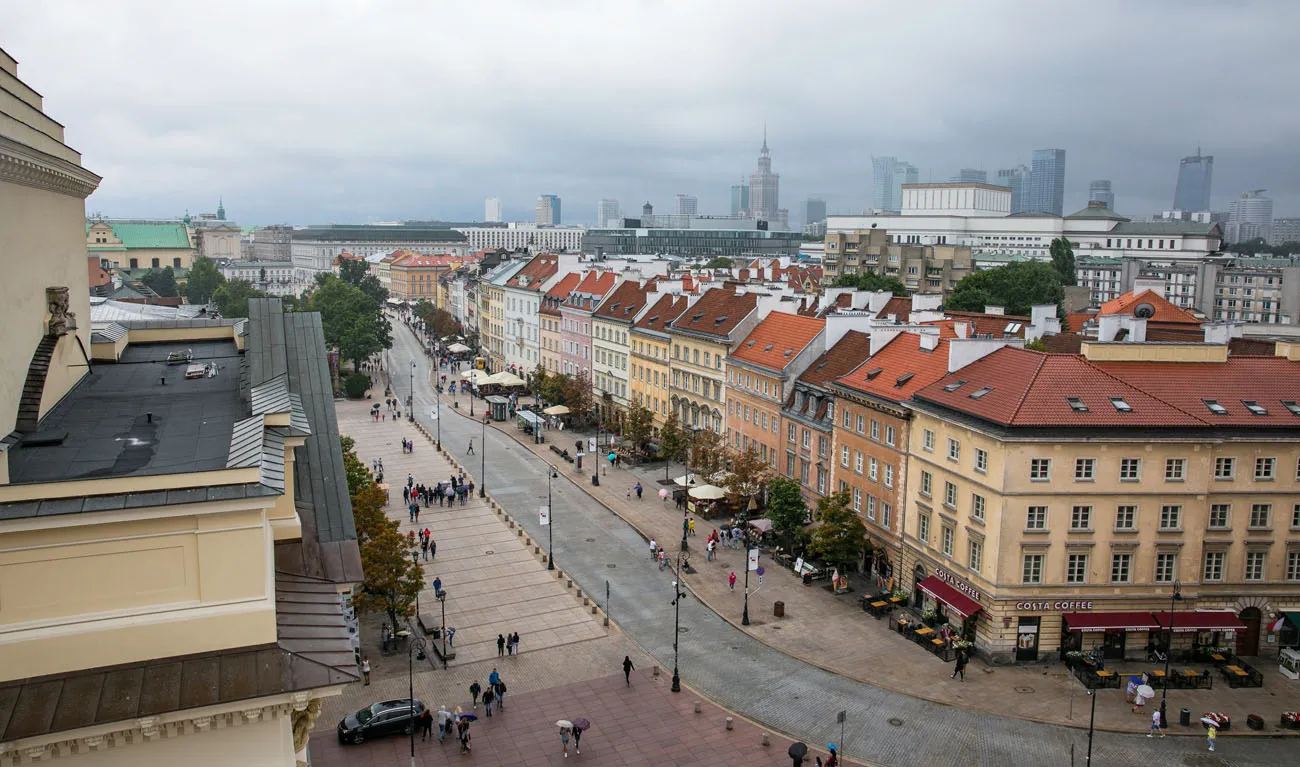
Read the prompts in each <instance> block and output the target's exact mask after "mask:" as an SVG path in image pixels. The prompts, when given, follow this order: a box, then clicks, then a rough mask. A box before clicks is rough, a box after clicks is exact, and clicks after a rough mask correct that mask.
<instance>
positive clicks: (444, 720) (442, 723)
mask: <svg viewBox="0 0 1300 767" xmlns="http://www.w3.org/2000/svg"><path fill="white" fill-rule="evenodd" d="M451 720H452V716H451V712H450V711H448V710H447V707H446V706H439V707H438V742H439V743H441V742H442V741H443V738H445V737H447V733H449V732H451Z"/></svg>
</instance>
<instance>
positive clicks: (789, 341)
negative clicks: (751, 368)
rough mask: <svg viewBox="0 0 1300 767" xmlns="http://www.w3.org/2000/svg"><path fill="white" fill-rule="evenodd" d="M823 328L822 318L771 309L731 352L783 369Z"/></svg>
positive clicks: (773, 367)
mask: <svg viewBox="0 0 1300 767" xmlns="http://www.w3.org/2000/svg"><path fill="white" fill-rule="evenodd" d="M825 329H826V321H825V320H819V319H815V318H813V317H803V316H800V315H798V314H786V313H785V312H772V313H771V314H769V315H767V317H766V318H764V319H763V321H762V322H760V323H758V325H756V326H754V329H753V330H751V331H749V335H748V336H747V337H746V338H745V340H744V341H741V342H740V346H738V347H736V350H735V351H734V352H732V353H731V356H732V358H733V359H737V360H740V361H741V362H748V363H749V364H751V365H758V366H759V367H763V368H767V369H768V370H776V371H779V370H784V369H785V367H786V365H789V364H790V363H791V362H793V361H794V358H795V357H796V356H798V355H799V354H800V353H801V352H803V350H804V349H805V348H807V346H808V344H810V343H812V342H813V339H815V338H816V337H817V336H818V335H819V334H820V333H821V332H822V331H824V330H825Z"/></svg>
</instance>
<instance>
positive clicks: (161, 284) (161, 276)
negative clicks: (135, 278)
mask: <svg viewBox="0 0 1300 767" xmlns="http://www.w3.org/2000/svg"><path fill="white" fill-rule="evenodd" d="M140 282H143V283H144V284H145V285H148V286H149V289H150V290H152V291H153V292H155V293H157V294H158V295H160V296H164V297H167V298H170V297H172V296H179V295H180V294H181V293H180V290H179V289H178V288H177V287H176V273H175V272H173V271H172V268H171V267H170V266H168V267H166V268H163V269H158V268H153V269H150V270H149V271H147V272H145V273H144V276H143V277H141V278H140Z"/></svg>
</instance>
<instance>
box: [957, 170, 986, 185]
mask: <svg viewBox="0 0 1300 767" xmlns="http://www.w3.org/2000/svg"><path fill="white" fill-rule="evenodd" d="M952 180H953V181H957V182H960V183H962V184H987V183H988V182H989V172H988V171H986V170H976V169H975V168H962V169H961V170H959V171H957V175H956V176H953V177H952Z"/></svg>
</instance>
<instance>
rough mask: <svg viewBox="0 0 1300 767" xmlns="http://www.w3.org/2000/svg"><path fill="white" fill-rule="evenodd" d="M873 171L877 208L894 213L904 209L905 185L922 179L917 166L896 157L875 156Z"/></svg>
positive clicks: (872, 159)
mask: <svg viewBox="0 0 1300 767" xmlns="http://www.w3.org/2000/svg"><path fill="white" fill-rule="evenodd" d="M871 171H872V182H873V183H872V186H873V187H874V194H873V197H872V199H873V200H874V201H875V207H876V208H877V209H879V210H884V211H889V212H892V213H897V212H899V211H900V210H902V209H903V184H915V183H917V181H919V180H920V178H921V175H920V172H919V171H917V169H916V166H915V165H913V164H911V163H908V162H901V161H899V160H898V158H896V157H875V156H873V157H872V158H871Z"/></svg>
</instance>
